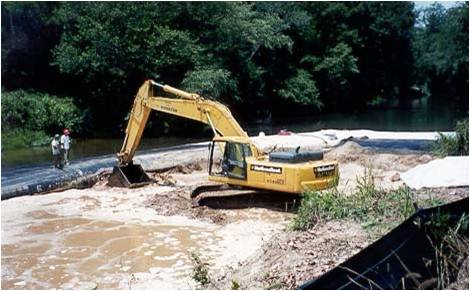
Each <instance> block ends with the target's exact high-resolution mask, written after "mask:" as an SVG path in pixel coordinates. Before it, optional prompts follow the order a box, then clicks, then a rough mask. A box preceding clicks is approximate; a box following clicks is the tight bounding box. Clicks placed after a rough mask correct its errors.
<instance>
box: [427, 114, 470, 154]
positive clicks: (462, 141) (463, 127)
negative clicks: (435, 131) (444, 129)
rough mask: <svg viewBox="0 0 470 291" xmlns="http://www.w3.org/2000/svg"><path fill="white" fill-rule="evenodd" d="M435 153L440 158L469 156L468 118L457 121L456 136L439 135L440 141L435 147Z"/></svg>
mask: <svg viewBox="0 0 470 291" xmlns="http://www.w3.org/2000/svg"><path fill="white" fill-rule="evenodd" d="M433 152H434V153H435V154H436V155H438V156H443V157H445V156H467V155H468V118H467V119H462V120H459V121H457V125H456V126H455V135H445V134H442V133H439V139H438V140H437V141H436V143H435V144H434V146H433Z"/></svg>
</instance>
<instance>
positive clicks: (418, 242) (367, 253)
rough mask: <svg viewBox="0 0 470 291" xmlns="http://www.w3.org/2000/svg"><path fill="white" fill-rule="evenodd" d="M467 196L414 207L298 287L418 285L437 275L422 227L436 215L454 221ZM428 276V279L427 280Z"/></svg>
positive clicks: (432, 251) (423, 285)
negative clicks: (375, 237) (376, 237)
mask: <svg viewBox="0 0 470 291" xmlns="http://www.w3.org/2000/svg"><path fill="white" fill-rule="evenodd" d="M468 202H469V200H468V197H467V198H465V199H462V200H459V201H456V202H453V203H449V204H446V205H442V206H438V207H433V208H428V209H424V210H419V211H417V212H416V213H415V214H414V215H412V216H411V217H410V218H408V219H407V220H405V221H404V222H403V223H402V224H400V225H399V226H397V227H396V228H395V229H393V230H392V231H390V232H389V233H388V234H387V235H385V236H384V237H382V238H381V239H379V240H378V241H376V242H375V243H373V244H371V245H369V246H368V247H367V248H365V249H364V250H362V251H361V252H359V253H358V254H356V255H355V256H353V257H351V258H350V259H349V260H347V261H345V262H343V263H342V264H340V265H339V266H337V267H336V268H334V269H332V270H330V271H329V272H327V273H325V274H323V275H321V276H320V277H318V278H316V279H313V280H310V281H308V282H306V283H304V284H302V285H301V286H299V289H304V290H307V289H308V290H311V289H346V290H367V289H419V288H426V289H428V288H433V287H435V286H432V285H428V284H429V282H432V279H433V278H436V276H437V268H436V253H435V249H434V248H433V246H432V245H431V242H430V239H429V237H428V235H429V233H428V231H427V228H426V227H425V225H426V222H429V221H430V220H431V219H432V217H433V216H434V217H435V216H436V215H444V214H445V215H449V216H448V218H449V220H448V223H449V224H450V225H452V224H456V223H457V222H458V220H459V219H460V218H461V217H462V215H464V214H467V215H468ZM430 279H431V280H430Z"/></svg>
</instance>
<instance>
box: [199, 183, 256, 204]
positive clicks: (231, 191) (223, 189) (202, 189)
mask: <svg viewBox="0 0 470 291" xmlns="http://www.w3.org/2000/svg"><path fill="white" fill-rule="evenodd" d="M256 193H259V190H253V189H245V188H240V187H235V186H229V185H226V184H205V185H198V186H196V187H195V188H193V190H192V191H191V205H192V207H199V206H202V205H204V203H205V202H206V201H208V200H210V199H217V198H222V197H233V196H241V195H249V194H256Z"/></svg>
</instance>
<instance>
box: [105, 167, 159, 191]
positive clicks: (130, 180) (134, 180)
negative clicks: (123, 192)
mask: <svg viewBox="0 0 470 291" xmlns="http://www.w3.org/2000/svg"><path fill="white" fill-rule="evenodd" d="M152 182H153V180H152V179H150V177H149V176H148V175H147V174H146V173H145V171H144V169H142V166H141V165H127V166H114V169H113V173H112V174H111V176H109V179H108V185H109V186H111V187H124V188H136V187H141V186H144V185H147V184H150V183H152Z"/></svg>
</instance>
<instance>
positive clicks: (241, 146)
mask: <svg viewBox="0 0 470 291" xmlns="http://www.w3.org/2000/svg"><path fill="white" fill-rule="evenodd" d="M220 149H222V152H221V150H220ZM250 156H252V152H251V148H250V145H249V144H247V143H243V142H232V141H215V140H214V141H212V143H211V147H210V155H209V175H210V176H224V177H229V178H234V179H239V180H246V175H247V163H246V158H247V157H250Z"/></svg>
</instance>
